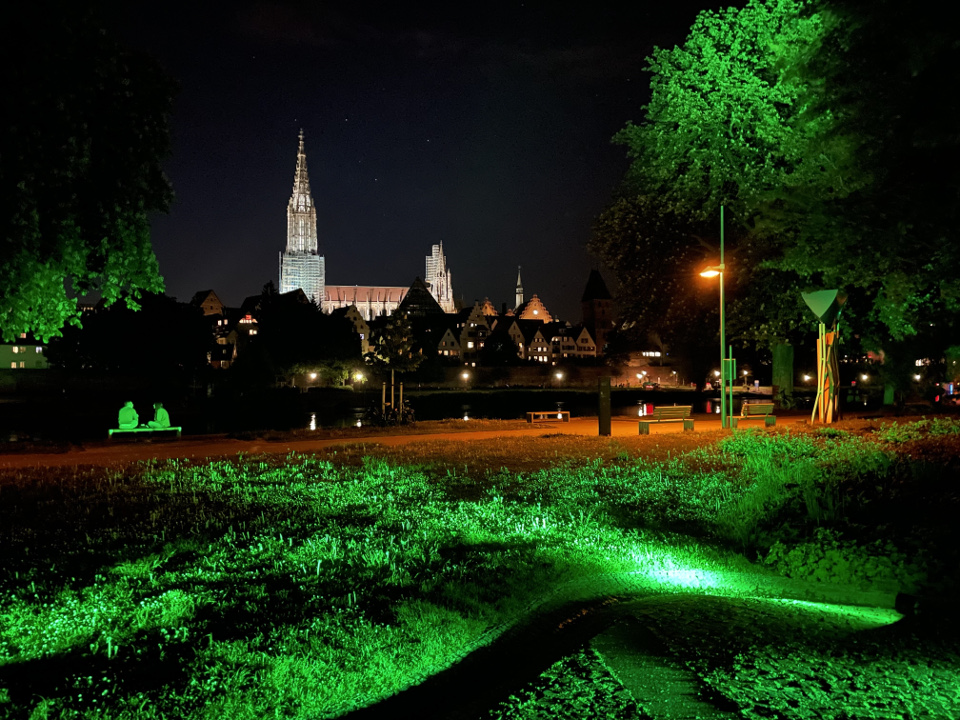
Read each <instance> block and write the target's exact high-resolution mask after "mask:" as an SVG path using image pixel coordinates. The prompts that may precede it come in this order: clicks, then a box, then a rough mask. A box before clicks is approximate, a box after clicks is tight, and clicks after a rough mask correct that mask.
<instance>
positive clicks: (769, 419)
mask: <svg viewBox="0 0 960 720" xmlns="http://www.w3.org/2000/svg"><path fill="white" fill-rule="evenodd" d="M760 418H762V419H763V423H764V425H766V426H768V427H769V426H771V425H776V424H777V418H775V417H774V416H773V403H772V402H752V403H747V402H745V403H744V404H743V405H742V406H741V407H740V417H731V418H730V427H732V428H733V429H734V430H736V428H737V422H738V421H739V420H754V419H760Z"/></svg>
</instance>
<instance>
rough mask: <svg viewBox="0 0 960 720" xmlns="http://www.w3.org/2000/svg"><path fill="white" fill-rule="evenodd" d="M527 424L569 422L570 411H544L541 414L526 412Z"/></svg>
mask: <svg viewBox="0 0 960 720" xmlns="http://www.w3.org/2000/svg"><path fill="white" fill-rule="evenodd" d="M527 422H528V423H532V422H570V411H569V410H544V411H543V412H528V413H527Z"/></svg>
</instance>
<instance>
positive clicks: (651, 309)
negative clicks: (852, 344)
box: [592, 0, 960, 351]
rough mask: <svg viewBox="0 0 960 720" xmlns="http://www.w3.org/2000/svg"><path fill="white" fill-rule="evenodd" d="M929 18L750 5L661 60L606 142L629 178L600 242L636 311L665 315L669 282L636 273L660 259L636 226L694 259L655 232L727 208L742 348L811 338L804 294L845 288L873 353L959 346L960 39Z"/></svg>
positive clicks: (872, 7)
mask: <svg viewBox="0 0 960 720" xmlns="http://www.w3.org/2000/svg"><path fill="white" fill-rule="evenodd" d="M938 23H939V21H938V20H937V18H936V17H935V15H932V14H930V13H919V12H916V11H915V9H911V8H909V7H904V6H902V5H900V4H898V3H895V2H892V1H891V0H882V1H880V2H867V1H866V0H821V1H816V0H750V2H748V3H747V5H746V6H745V7H744V8H742V9H739V10H738V9H727V10H723V11H719V12H711V11H705V12H702V13H700V15H699V16H698V17H697V20H696V22H695V23H694V25H693V27H692V29H691V32H690V35H689V36H688V38H687V41H686V42H685V43H684V45H682V46H681V47H675V48H671V49H658V50H656V51H655V53H654V56H653V57H652V58H651V59H650V66H649V68H648V69H649V70H650V71H651V72H652V73H653V78H652V82H651V91H652V94H651V100H650V103H649V104H648V105H647V106H646V107H645V117H644V121H643V122H642V123H641V124H638V125H633V124H630V125H628V126H627V127H626V128H624V130H622V131H621V132H620V133H618V134H617V136H616V137H615V138H614V140H615V142H619V143H622V144H625V145H626V146H627V148H628V156H629V157H630V158H631V160H632V162H631V166H630V170H629V172H628V174H627V177H626V179H625V182H624V184H623V187H622V189H621V192H620V193H619V196H618V197H617V198H616V199H615V200H614V203H613V204H612V206H611V207H610V208H609V209H608V210H607V211H606V213H605V214H604V215H603V216H602V217H601V219H600V221H599V222H598V224H597V229H596V232H595V234H594V239H593V243H592V247H593V249H594V250H595V251H596V252H598V254H600V255H601V257H603V259H604V260H605V261H606V262H607V264H608V265H609V266H610V267H611V268H613V269H614V271H615V272H616V273H617V275H618V280H619V281H620V282H619V284H620V286H621V287H622V288H626V289H627V290H628V293H629V295H628V296H627V297H625V298H623V299H622V300H625V302H624V305H625V307H626V308H627V310H628V313H629V315H628V317H629V319H635V320H638V321H640V322H642V323H644V324H650V323H651V322H652V321H651V320H650V319H649V318H647V319H644V315H649V316H659V315H662V313H663V310H662V307H661V303H660V302H659V300H658V298H659V297H660V294H659V293H658V292H651V291H650V290H656V289H659V288H661V287H663V286H664V285H665V284H666V281H665V280H664V279H663V278H660V277H658V276H657V273H655V272H651V271H649V270H644V263H646V262H649V259H650V258H658V257H659V256H658V255H657V254H656V253H655V252H654V251H655V250H656V242H654V241H653V240H652V239H651V237H650V234H649V233H645V232H643V231H642V230H641V231H638V228H641V229H643V228H657V232H658V233H661V234H662V236H663V241H662V242H664V243H667V244H671V243H679V244H678V245H677V247H676V252H677V253H678V257H680V258H681V259H682V260H683V262H686V261H688V260H689V258H687V257H685V256H684V253H687V252H689V249H688V248H689V238H686V237H680V238H677V236H676V233H675V232H671V231H669V230H664V229H663V228H683V227H695V226H697V225H698V224H700V223H706V224H708V225H712V226H718V225H719V218H718V217H717V210H718V209H719V207H720V205H721V204H723V205H725V206H726V207H727V208H728V213H727V218H728V251H732V252H731V254H730V256H731V260H729V261H728V263H727V265H728V267H727V277H728V278H729V279H730V280H731V281H732V282H731V286H732V287H731V289H732V293H731V298H730V300H731V302H730V305H728V318H729V319H730V323H729V324H730V325H731V328H732V329H733V330H734V331H735V333H736V334H737V335H738V336H739V337H740V338H741V339H753V340H757V341H760V342H762V343H764V344H773V343H775V342H778V341H782V340H784V339H787V338H790V337H796V333H797V332H798V331H803V330H807V329H809V328H810V327H811V326H812V317H811V316H810V315H809V314H808V313H807V311H806V309H805V308H804V306H803V304H802V302H801V300H800V297H799V291H800V290H803V289H811V288H823V287H838V288H843V289H845V290H846V291H847V292H848V294H849V295H850V301H849V302H848V304H847V308H846V310H845V313H844V317H845V320H846V322H847V323H848V326H849V324H851V323H852V324H853V326H854V327H853V329H854V330H855V332H856V333H857V334H858V335H859V336H861V337H862V338H863V340H864V342H865V344H866V345H867V346H872V347H873V348H874V349H878V348H882V347H890V348H893V347H894V346H895V345H896V346H897V347H899V348H903V347H904V346H903V345H902V341H903V340H904V339H905V338H909V337H915V336H917V335H920V334H924V333H930V332H936V333H937V334H940V335H943V336H944V338H945V339H946V338H947V337H948V336H949V337H952V335H953V334H954V333H955V329H956V328H957V327H960V324H958V322H957V317H958V311H960V281H958V280H956V278H955V276H954V275H953V274H952V273H950V272H946V271H945V269H946V268H948V267H953V266H955V265H956V264H957V261H958V260H960V257H958V255H960V243H957V242H956V241H955V233H956V231H955V228H956V226H957V222H956V220H957V218H956V214H957V208H958V188H960V178H958V173H960V162H958V160H960V158H958V142H960V133H958V132H957V130H956V125H957V121H956V118H957V117H958V116H960V113H958V110H960V108H958V107H957V105H958V104H960V101H958V99H957V96H956V93H951V92H948V91H946V87H949V86H950V84H951V83H953V82H955V78H956V77H958V76H960V62H958V54H960V46H958V44H957V43H956V41H955V38H954V34H953V33H952V31H951V29H950V28H949V27H944V28H941V27H939V26H938ZM627 207H629V208H632V210H631V213H633V215H634V217H633V219H632V220H631V221H630V222H619V223H618V222H614V220H615V219H616V217H617V216H622V215H623V213H624V208H627ZM731 230H732V232H731ZM681 235H684V233H681ZM686 235H696V232H695V231H690V232H687V233H686ZM671 238H673V239H671ZM736 288H739V292H737V289H736ZM930 328H934V330H931V329H930ZM848 337H849V335H848ZM954 342H955V340H954ZM904 351H906V350H905V349H904Z"/></svg>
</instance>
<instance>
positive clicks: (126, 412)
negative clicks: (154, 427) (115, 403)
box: [117, 400, 140, 430]
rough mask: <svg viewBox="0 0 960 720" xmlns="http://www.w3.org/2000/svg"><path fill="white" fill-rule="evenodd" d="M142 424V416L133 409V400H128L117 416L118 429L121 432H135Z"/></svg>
mask: <svg viewBox="0 0 960 720" xmlns="http://www.w3.org/2000/svg"><path fill="white" fill-rule="evenodd" d="M139 422H140V416H139V415H137V411H136V410H134V409H133V400H127V401H126V402H125V403H124V404H123V407H122V408H120V413H119V414H118V415H117V427H118V428H120V429H121V430H133V429H135V428H136V427H137V425H138V424H139Z"/></svg>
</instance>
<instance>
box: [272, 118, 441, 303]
mask: <svg viewBox="0 0 960 720" xmlns="http://www.w3.org/2000/svg"><path fill="white" fill-rule="evenodd" d="M424 282H425V284H426V286H427V288H428V289H429V290H430V294H431V295H433V297H434V299H435V300H436V301H437V302H438V303H439V304H440V307H442V308H443V310H444V312H448V313H453V312H456V307H455V304H454V301H453V284H452V275H451V273H450V269H449V268H448V267H447V258H446V256H445V255H444V254H443V244H442V243H441V244H439V245H434V246H433V247H432V248H431V252H430V255H427V256H426V265H425V269H424ZM297 289H301V290H303V292H304V294H305V295H306V296H307V297H308V298H310V300H312V301H313V302H315V303H317V304H318V305H319V306H320V308H321V309H322V310H323V311H324V312H326V313H330V312H332V311H333V310H336V309H337V308H346V307H350V306H351V305H355V306H356V308H357V310H358V311H359V312H360V314H361V315H362V316H363V318H364V319H365V320H368V321H369V320H372V319H373V318H375V317H377V316H379V315H390V314H391V313H393V312H394V310H396V309H397V307H398V306H399V305H400V303H401V302H402V301H403V298H404V297H405V296H406V294H407V292H408V290H409V287H408V286H403V287H400V286H375V285H327V284H326V264H325V262H324V258H323V256H322V255H321V254H320V244H319V241H318V238H317V210H316V207H315V206H314V204H313V195H312V194H311V192H310V178H309V176H308V174H307V156H306V153H305V152H304V149H303V130H301V131H300V146H299V149H298V151H297V167H296V171H295V173H294V176H293V194H292V195H291V196H290V202H289V203H287V247H286V250H285V251H284V252H282V253H280V292H282V293H285V292H290V291H292V290H297Z"/></svg>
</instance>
